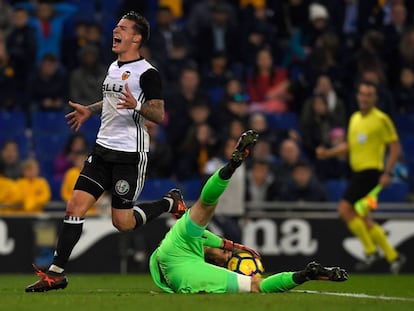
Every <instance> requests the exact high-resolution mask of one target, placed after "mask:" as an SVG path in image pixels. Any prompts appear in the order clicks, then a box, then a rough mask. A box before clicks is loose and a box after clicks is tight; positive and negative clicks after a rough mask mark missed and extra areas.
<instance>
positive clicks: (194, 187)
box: [181, 178, 203, 201]
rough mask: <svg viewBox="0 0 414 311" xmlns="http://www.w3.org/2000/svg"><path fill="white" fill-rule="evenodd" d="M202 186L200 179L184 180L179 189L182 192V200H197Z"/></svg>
mask: <svg viewBox="0 0 414 311" xmlns="http://www.w3.org/2000/svg"><path fill="white" fill-rule="evenodd" d="M202 186H203V184H202V181H201V178H192V179H187V180H184V181H183V182H182V183H181V189H182V191H183V195H184V200H192V201H195V200H197V199H198V197H199V196H200V192H201V188H202Z"/></svg>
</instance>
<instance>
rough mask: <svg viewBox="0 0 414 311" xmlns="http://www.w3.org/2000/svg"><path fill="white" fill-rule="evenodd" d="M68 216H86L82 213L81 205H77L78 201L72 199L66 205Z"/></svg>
mask: <svg viewBox="0 0 414 311" xmlns="http://www.w3.org/2000/svg"><path fill="white" fill-rule="evenodd" d="M66 215H69V216H77V217H83V216H84V213H83V212H82V209H81V208H80V205H79V204H78V203H77V201H76V199H73V198H72V199H71V200H69V202H68V203H67V204H66Z"/></svg>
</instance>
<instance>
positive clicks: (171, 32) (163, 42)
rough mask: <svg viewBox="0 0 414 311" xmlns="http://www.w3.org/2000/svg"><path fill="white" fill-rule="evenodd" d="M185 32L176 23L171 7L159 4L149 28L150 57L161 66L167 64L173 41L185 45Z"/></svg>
mask: <svg viewBox="0 0 414 311" xmlns="http://www.w3.org/2000/svg"><path fill="white" fill-rule="evenodd" d="M187 41H188V39H187V37H186V35H185V32H184V31H183V30H182V29H181V27H179V26H178V25H177V21H176V18H175V17H174V15H173V13H172V11H171V8H170V7H168V6H160V7H158V9H157V12H156V23H155V25H154V27H152V29H151V40H150V41H149V43H148V44H149V48H150V50H151V54H152V57H153V58H154V60H155V61H156V62H157V64H159V65H161V67H162V68H164V67H166V66H168V65H169V64H168V60H169V59H170V58H172V53H173V52H174V43H176V42H180V43H181V44H183V45H185V46H187V44H188V43H187Z"/></svg>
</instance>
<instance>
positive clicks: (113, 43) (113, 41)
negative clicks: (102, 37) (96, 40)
mask: <svg viewBox="0 0 414 311" xmlns="http://www.w3.org/2000/svg"><path fill="white" fill-rule="evenodd" d="M121 42H122V40H121V39H120V38H118V37H114V38H113V40H112V46H113V47H116V46H118V44H120V43H121Z"/></svg>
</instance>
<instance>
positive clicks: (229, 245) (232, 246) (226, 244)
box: [221, 239, 261, 258]
mask: <svg viewBox="0 0 414 311" xmlns="http://www.w3.org/2000/svg"><path fill="white" fill-rule="evenodd" d="M221 248H222V249H224V250H226V251H231V252H233V251H236V250H241V251H246V252H249V253H250V254H252V255H253V256H254V257H257V258H261V256H260V254H259V252H258V251H256V250H254V249H253V248H250V247H248V246H245V245H243V244H239V243H234V242H233V241H231V240H227V239H223V246H222V247H221Z"/></svg>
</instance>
